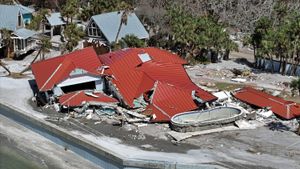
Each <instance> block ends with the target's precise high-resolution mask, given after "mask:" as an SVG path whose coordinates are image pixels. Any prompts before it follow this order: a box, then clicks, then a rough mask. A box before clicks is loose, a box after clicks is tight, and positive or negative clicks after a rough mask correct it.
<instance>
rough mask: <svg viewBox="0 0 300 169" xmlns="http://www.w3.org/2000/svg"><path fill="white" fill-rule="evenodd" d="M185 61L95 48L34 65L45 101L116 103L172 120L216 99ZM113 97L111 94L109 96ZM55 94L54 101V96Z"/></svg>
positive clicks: (150, 52) (160, 53)
mask: <svg viewBox="0 0 300 169" xmlns="http://www.w3.org/2000/svg"><path fill="white" fill-rule="evenodd" d="M184 64H186V61H185V60H183V59H181V58H180V57H178V56H177V55H175V54H172V53H169V52H167V51H165V50H161V49H157V48H132V49H124V50H119V51H116V52H112V53H108V54H104V55H100V56H97V55H96V53H95V51H94V50H93V48H85V49H82V50H78V51H75V52H72V53H70V54H67V55H63V56H59V57H56V58H52V59H48V60H44V61H40V62H37V63H34V64H32V72H33V74H34V76H35V79H36V83H37V86H38V89H39V91H40V92H43V93H45V96H46V99H47V101H51V100H52V101H55V100H57V99H58V102H59V103H60V105H62V106H67V107H76V106H77V107H78V106H82V103H83V102H98V103H114V104H115V103H116V102H117V100H118V101H119V102H120V103H119V104H120V105H121V106H122V107H125V108H127V109H136V110H137V109H138V110H139V111H138V112H140V113H144V114H147V115H151V116H152V121H153V122H168V121H169V120H170V119H171V117H172V116H174V115H175V114H178V113H182V112H186V111H191V110H196V109H198V108H199V106H201V105H204V103H206V102H212V101H214V100H216V99H217V98H216V97H215V96H213V95H212V94H210V93H208V92H206V91H204V90H202V89H201V88H199V87H198V86H197V85H195V84H194V83H193V82H192V81H191V79H190V78H189V76H188V75H187V73H186V71H185V69H184V67H183V65H184ZM109 95H113V96H114V98H116V99H117V100H116V99H113V98H111V97H110V96H109ZM51 98H52V99H51Z"/></svg>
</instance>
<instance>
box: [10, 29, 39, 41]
mask: <svg viewBox="0 0 300 169" xmlns="http://www.w3.org/2000/svg"><path fill="white" fill-rule="evenodd" d="M13 34H14V35H16V36H18V37H20V38H23V39H27V38H29V37H32V36H34V35H36V34H37V32H35V31H32V30H29V29H25V28H21V29H18V30H16V31H14V33H13Z"/></svg>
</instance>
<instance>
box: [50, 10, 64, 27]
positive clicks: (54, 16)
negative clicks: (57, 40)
mask: <svg viewBox="0 0 300 169" xmlns="http://www.w3.org/2000/svg"><path fill="white" fill-rule="evenodd" d="M46 18H47V20H48V22H49V24H50V25H51V26H58V25H65V24H66V23H65V22H64V21H63V19H62V16H61V14H60V12H56V13H51V14H50V16H46Z"/></svg>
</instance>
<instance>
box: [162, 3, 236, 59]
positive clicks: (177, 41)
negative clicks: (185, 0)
mask: <svg viewBox="0 0 300 169" xmlns="http://www.w3.org/2000/svg"><path fill="white" fill-rule="evenodd" d="M166 16H167V18H168V24H169V26H170V28H171V31H170V32H169V33H170V35H171V40H172V41H174V42H173V44H174V46H173V47H171V48H173V49H175V50H176V51H178V53H179V54H180V55H181V56H183V57H185V58H190V56H192V57H193V58H196V59H197V58H199V59H201V60H202V58H205V57H206V56H207V55H209V54H213V55H214V56H217V55H219V54H221V53H223V51H225V52H224V53H225V55H227V56H229V52H230V51H231V50H237V45H236V44H235V43H234V42H233V41H232V40H231V39H230V38H229V34H228V32H227V31H226V29H225V26H224V25H223V24H222V23H220V22H218V20H217V18H216V17H214V16H212V15H206V16H197V15H194V14H192V13H190V12H189V11H186V10H185V9H184V8H183V7H182V6H179V5H176V4H175V5H172V6H171V7H169V8H168V10H167V15H166ZM227 56H226V57H225V58H227Z"/></svg>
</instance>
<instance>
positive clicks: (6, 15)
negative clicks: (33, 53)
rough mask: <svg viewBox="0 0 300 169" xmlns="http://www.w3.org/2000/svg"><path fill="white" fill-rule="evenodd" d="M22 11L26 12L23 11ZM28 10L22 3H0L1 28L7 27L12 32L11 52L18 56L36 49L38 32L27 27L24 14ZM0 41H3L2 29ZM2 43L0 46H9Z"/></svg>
mask: <svg viewBox="0 0 300 169" xmlns="http://www.w3.org/2000/svg"><path fill="white" fill-rule="evenodd" d="M22 11H23V12H24V13H22ZM25 11H26V10H25V9H23V8H21V7H20V5H0V30H3V29H6V30H8V31H10V32H11V38H12V40H13V43H12V46H10V49H11V52H12V53H14V54H15V55H16V56H19V55H21V54H25V53H27V52H28V51H30V50H32V49H34V47H35V42H34V41H35V40H34V36H35V35H36V32H34V31H31V30H28V29H26V28H25V22H24V17H23V16H24V14H25V13H26V12H25ZM0 38H1V39H0V43H1V41H2V42H3V35H1V31H0ZM4 45H5V44H4V43H2V45H0V48H3V47H8V46H4Z"/></svg>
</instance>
